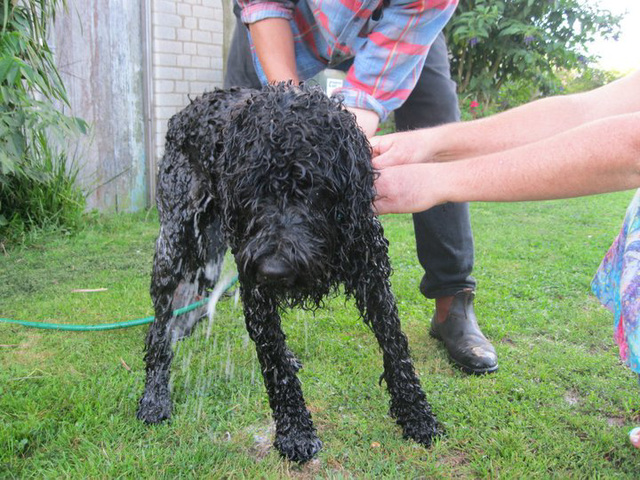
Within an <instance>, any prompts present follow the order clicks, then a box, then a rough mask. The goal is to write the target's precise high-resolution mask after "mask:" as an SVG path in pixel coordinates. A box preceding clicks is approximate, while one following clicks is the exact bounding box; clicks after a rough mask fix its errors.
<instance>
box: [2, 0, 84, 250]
mask: <svg viewBox="0 0 640 480" xmlns="http://www.w3.org/2000/svg"><path fill="white" fill-rule="evenodd" d="M65 6H66V0H28V1H9V0H2V6H1V7H0V242H1V241H3V239H4V240H6V239H7V238H9V239H12V238H13V239H15V238H16V237H17V236H18V235H20V234H22V233H23V232H25V231H28V230H30V229H32V228H38V227H42V226H48V225H57V226H73V225H74V224H75V222H76V220H77V218H78V216H79V215H80V214H81V213H82V211H83V210H84V199H83V196H82V194H81V192H80V191H79V190H78V188H77V187H76V186H75V183H74V181H75V178H76V176H77V173H78V168H77V165H76V164H75V162H73V161H71V160H69V157H68V153H67V152H66V150H65V145H66V144H67V143H68V138H69V137H70V136H72V135H76V134H79V133H85V132H86V128H87V126H86V123H85V122H84V121H83V120H81V119H78V118H75V117H71V116H67V115H65V114H64V113H63V112H62V111H61V110H60V108H58V106H60V105H61V106H62V107H65V106H68V105H69V101H68V98H67V94H66V91H65V88H64V84H63V82H62V79H61V77H60V74H59V72H58V70H57V67H56V64H55V58H54V55H53V52H52V51H51V49H50V47H49V45H48V43H47V30H48V28H49V27H50V25H51V24H52V22H53V20H54V18H55V13H56V10H57V9H59V8H63V7H65Z"/></svg>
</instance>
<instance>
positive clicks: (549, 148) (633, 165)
mask: <svg viewBox="0 0 640 480" xmlns="http://www.w3.org/2000/svg"><path fill="white" fill-rule="evenodd" d="M637 187H640V112H636V113H631V114H623V115H617V116H612V117H607V118H605V119H603V120H598V121H595V122H591V123H587V124H585V125H582V126H579V127H577V128H574V129H571V130H568V131H565V132H563V133H560V134H558V135H555V136H553V137H551V138H547V139H544V140H541V141H538V142H534V143H529V144H526V145H524V146H521V147H516V148H514V149H511V150H506V151H501V152H496V153H491V154H488V155H483V156H479V157H475V158H471V159H467V160H459V161H453V162H447V163H422V164H411V165H400V166H394V167H389V168H385V169H383V170H381V172H380V177H379V178H378V180H377V181H376V189H377V192H378V198H377V199H376V202H375V207H376V209H377V210H378V213H410V212H418V211H421V210H424V209H427V208H430V207H432V206H434V205H437V204H440V203H444V202H448V201H452V202H464V201H524V200H545V199H555V198H567V197H575V196H581V195H590V194H595V193H605V192H611V191H615V190H626V189H630V188H637Z"/></svg>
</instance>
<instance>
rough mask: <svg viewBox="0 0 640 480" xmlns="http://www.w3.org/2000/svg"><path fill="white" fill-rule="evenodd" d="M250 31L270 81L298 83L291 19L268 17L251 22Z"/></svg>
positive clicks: (259, 58)
mask: <svg viewBox="0 0 640 480" xmlns="http://www.w3.org/2000/svg"><path fill="white" fill-rule="evenodd" d="M249 32H251V38H252V39H253V44H254V46H255V48H256V54H257V55H258V60H259V61H260V65H261V66H262V69H263V70H264V73H265V75H266V76H267V80H268V81H269V83H275V82H284V81H288V80H293V83H296V84H297V83H298V82H299V80H298V72H297V69H296V56H295V51H294V46H293V32H292V31H291V26H290V25H289V20H287V19H285V18H266V19H264V20H260V21H259V22H256V23H252V24H250V25H249Z"/></svg>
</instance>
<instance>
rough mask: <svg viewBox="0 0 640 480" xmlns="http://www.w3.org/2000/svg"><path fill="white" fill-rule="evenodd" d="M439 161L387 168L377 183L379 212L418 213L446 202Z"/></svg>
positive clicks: (380, 174) (377, 207)
mask: <svg viewBox="0 0 640 480" xmlns="http://www.w3.org/2000/svg"><path fill="white" fill-rule="evenodd" d="M440 167H441V166H440V165H438V164H409V165H399V166H393V167H389V168H383V169H381V170H380V171H379V172H378V176H377V178H376V180H375V184H374V187H375V189H376V198H375V200H374V202H373V207H374V209H375V210H376V213H378V214H379V215H383V214H386V213H415V212H421V211H423V210H427V209H429V208H431V207H433V206H435V205H438V204H440V203H444V202H445V200H444V198H443V196H442V195H441V192H442V189H441V188H440V187H441V184H442V182H441V178H440V176H439V175H438V172H439V169H440Z"/></svg>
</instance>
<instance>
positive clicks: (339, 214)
mask: <svg viewBox="0 0 640 480" xmlns="http://www.w3.org/2000/svg"><path fill="white" fill-rule="evenodd" d="M343 220H344V213H342V212H341V211H340V210H336V222H342V221H343Z"/></svg>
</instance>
